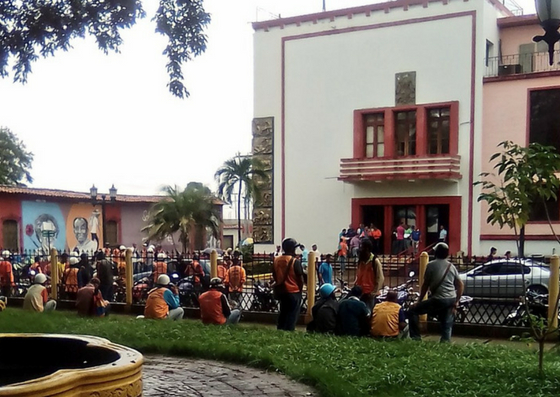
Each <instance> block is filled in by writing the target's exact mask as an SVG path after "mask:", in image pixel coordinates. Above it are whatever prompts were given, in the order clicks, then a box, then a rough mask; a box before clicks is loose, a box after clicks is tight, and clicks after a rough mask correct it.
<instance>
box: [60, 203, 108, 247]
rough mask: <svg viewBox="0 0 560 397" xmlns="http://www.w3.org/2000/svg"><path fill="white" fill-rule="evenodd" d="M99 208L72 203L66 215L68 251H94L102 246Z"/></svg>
mask: <svg viewBox="0 0 560 397" xmlns="http://www.w3.org/2000/svg"><path fill="white" fill-rule="evenodd" d="M101 227H102V222H101V209H99V208H97V207H93V206H92V205H91V204H73V205H72V206H71V207H70V210H69V211H68V216H67V217H66V236H67V237H66V243H67V247H68V249H69V250H70V251H76V252H80V253H82V252H87V253H92V252H95V251H96V250H97V249H98V248H101V247H103V237H102V236H103V231H102V230H101Z"/></svg>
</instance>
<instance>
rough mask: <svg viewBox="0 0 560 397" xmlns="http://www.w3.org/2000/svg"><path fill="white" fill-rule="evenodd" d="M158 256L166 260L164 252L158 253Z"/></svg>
mask: <svg viewBox="0 0 560 397" xmlns="http://www.w3.org/2000/svg"><path fill="white" fill-rule="evenodd" d="M157 258H158V260H164V259H165V254H164V253H163V252H160V253H159V254H157Z"/></svg>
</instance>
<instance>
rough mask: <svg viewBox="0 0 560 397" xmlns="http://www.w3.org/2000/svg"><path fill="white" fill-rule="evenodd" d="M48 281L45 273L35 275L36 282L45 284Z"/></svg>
mask: <svg viewBox="0 0 560 397" xmlns="http://www.w3.org/2000/svg"><path fill="white" fill-rule="evenodd" d="M46 281H47V276H45V275H44V274H43V273H39V274H37V275H36V276H35V279H34V280H33V283H34V284H45V282H46Z"/></svg>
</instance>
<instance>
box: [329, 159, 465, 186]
mask: <svg viewBox="0 0 560 397" xmlns="http://www.w3.org/2000/svg"><path fill="white" fill-rule="evenodd" d="M460 161H461V157H460V156H452V155H438V156H429V157H404V158H396V159H393V158H390V159H388V158H366V159H341V160H340V176H339V178H338V179H339V180H342V181H349V182H358V181H383V180H416V179H447V180H458V179H461V173H460Z"/></svg>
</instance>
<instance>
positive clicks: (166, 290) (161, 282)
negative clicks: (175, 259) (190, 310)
mask: <svg viewBox="0 0 560 397" xmlns="http://www.w3.org/2000/svg"><path fill="white" fill-rule="evenodd" d="M183 314H184V310H183V308H182V307H181V305H180V303H179V291H178V290H177V286H175V285H173V284H171V280H170V279H169V276H168V275H167V274H161V275H160V276H159V277H158V278H157V281H156V286H155V288H154V289H152V290H151V291H150V292H148V299H147V300H146V307H145V308H144V317H145V318H151V319H158V320H159V319H164V318H167V319H169V320H180V319H182V318H183Z"/></svg>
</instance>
